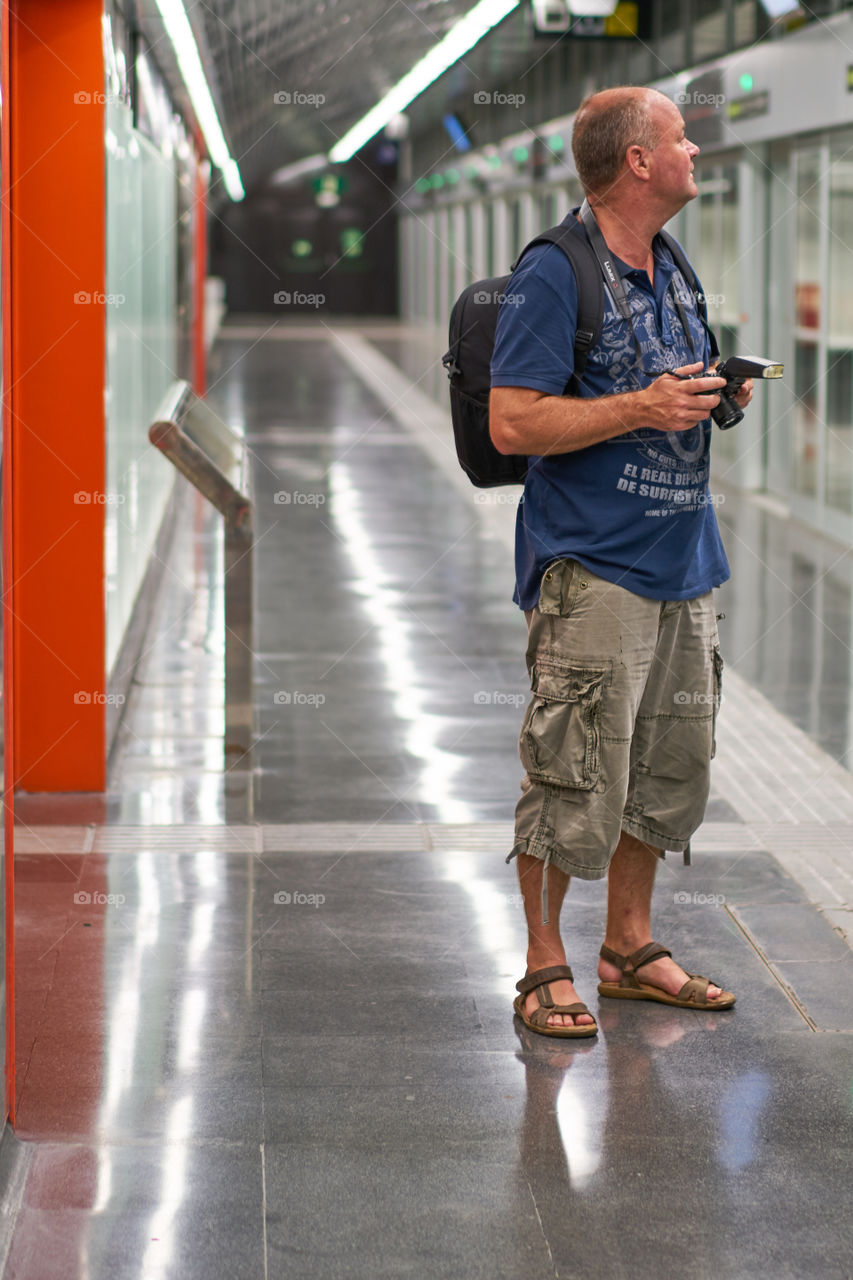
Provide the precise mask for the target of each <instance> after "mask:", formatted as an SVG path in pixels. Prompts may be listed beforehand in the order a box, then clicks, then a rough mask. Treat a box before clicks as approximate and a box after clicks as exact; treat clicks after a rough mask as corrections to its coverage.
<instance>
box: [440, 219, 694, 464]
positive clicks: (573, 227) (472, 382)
mask: <svg viewBox="0 0 853 1280" xmlns="http://www.w3.org/2000/svg"><path fill="white" fill-rule="evenodd" d="M658 234H659V236H660V238H661V240H662V241H663V243H664V245H665V246H666V248H667V249H669V251H670V253H671V254H672V257H673V259H674V261H675V264H676V266H677V267H678V269H679V270H680V272H681V274H682V275H683V276H684V279H685V280H686V281H687V283H688V285H689V286H690V288H691V289H692V291H693V294H694V297H695V298H696V303H697V306H698V308H699V313H700V316H701V317H702V320H703V323H705V321H706V319H707V310H706V307H705V299H704V298H703V296H702V294H701V291H700V289H699V282H698V280H697V279H696V276H695V274H694V272H693V269H692V268H691V266H690V264H689V263H688V261H687V259H686V258H685V256H684V254H683V252H682V250H681V246H680V245H679V244H678V243H677V241H675V240H673V238H672V236H670V235H668V234H667V232H665V231H660V232H658ZM535 244H554V245H556V246H557V247H558V248H560V249H562V251H563V253H564V254H565V255H566V257H567V258H568V259H569V262H570V263H571V264H572V269H573V271H574V273H575V279H576V280H577V285H578V322H577V331H576V333H575V352H574V372H573V374H572V376H571V378H570V379H569V382H568V383H567V385H566V387H565V389H564V391H563V395H572V394H573V395H579V394H580V383H581V381H582V379H583V375H584V370H585V369H586V362H587V356H588V355H589V353H590V351H591V349H592V348H593V347H594V346H595V344H596V342H597V341H598V337H599V334H600V333H601V324H602V321H603V319H604V284H603V281H602V276H601V268H600V267H599V264H598V259H597V258H596V256H595V252H594V250H593V248H592V245H591V244H590V242H589V240H588V238H587V234H586V231H585V230H584V228H583V224H582V223H580V222H578V220H577V219H576V218H574V217H573V216H571V215H570V219H567V220H566V222H565V223H562V224H561V225H560V226H558V227H551V229H550V230H549V231H543V232H542V233H541V234H540V235H538V236H537V237H536V238H535V240H531V241H530V243H529V244H527V245H525V246H524V248H523V249H522V251H521V253H520V254H519V255H518V257H517V258H516V260H515V262H514V263H513V264H512V270H513V271H514V270H515V268H516V267H517V266H518V264H519V262H520V261H521V259H522V258H523V257H524V255H525V253H527V250H528V249H532V248H533V246H534V245H535ZM511 280H512V276H511V275H508V276H496V277H494V278H493V279H491V280H477V281H475V283H474V284H469V285H468V287H467V288H466V289H463V290H462V292H461V293H460V295H459V297H458V298H457V299H456V302H455V303H454V304H453V310H452V311H451V313H450V335H449V336H450V350H449V351H447V353H446V354H445V355H444V356H443V357H442V361H441V363H442V364H443V365H444V367H445V369H446V370H447V376H448V378H449V379H450V413H451V417H452V419H453V435H454V438H455V440H456V456H457V457H458V459H459V465H460V466H461V467H462V470H463V471H464V472H465V474H466V475H467V476H468V479H469V480H470V481H471V483H472V484H474V485H476V486H477V488H478V489H492V488H494V487H495V486H496V485H501V484H523V483H524V477H525V476H526V474H527V464H528V459H527V456H526V455H525V454H518V453H516V454H505V453H499V452H498V450H497V449H496V448H495V446H494V444H493V443H492V438H491V435H490V434H489V392H490V390H491V371H490V364H491V359H492V350H493V348H494V345H495V330H496V328H497V323H498V311H499V309H500V304H501V302H502V301H503V300H504V299H505V298H506V299H507V301H508V302H509V304H510V305H511V300H512V292H511V288H510V282H511ZM708 332H709V333H710V330H709V331H708ZM711 343H712V348H716V342H715V340H714V338H713V334H712V335H711ZM717 354H719V353H718V352H717V351H716V350H714V355H717Z"/></svg>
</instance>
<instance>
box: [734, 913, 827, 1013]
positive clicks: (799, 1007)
mask: <svg viewBox="0 0 853 1280" xmlns="http://www.w3.org/2000/svg"><path fill="white" fill-rule="evenodd" d="M724 910H725V911H726V912H727V914H728V915H729V917H730V919H731V920H732V922H733V923H734V924H735V926H736V927H737V929H738V930H739V931H740V933H741V934H742V935H743V938H744V940H745V941H746V943H747V945H748V946H749V947H751V948H752V950H753V951H754V953H755V955H756V956H757V957H758V959H759V960H760V962H761V963H762V964H763V965H764V967H765V968H766V969H767V971H768V973H769V974H770V976H771V977H772V978H773V980H774V982H775V983H776V985H777V986H778V987H779V989H780V990H781V992H782V994H783V995H784V996H785V999H786V1000H787V1001H788V1003H789V1004H790V1005H791V1007H792V1008H793V1009H794V1010H795V1011H796V1012H797V1013H798V1014H799V1016H800V1017H801V1018H802V1020H803V1022H804V1023H805V1024H806V1026H807V1027H808V1028H809V1030H810V1031H817V1029H818V1027H817V1023H816V1022H815V1021H814V1019H813V1018H812V1017H811V1015H810V1014H809V1013H808V1012H807V1010H806V1008H805V1006H804V1005H803V1004H802V1002H801V1001H800V999H799V997H798V996H797V994H796V992H795V991H794V989H793V987H791V985H790V984H789V983H787V982H785V980H784V979H783V977H782V975H781V974H780V973H779V972H778V971H777V970H776V968H775V966H774V965H773V963H772V961H771V960H770V959H769V957H768V956H767V954H766V953H765V951H764V949H763V947H762V945H761V943H760V942H759V940H758V939H757V938H756V937H755V936H754V934H753V933H752V932H751V930H750V929H749V927H748V926H747V924H746V922H745V921H744V920H741V919H740V917H739V916H738V914H737V909H736V908H735V907H732V906H730V905H729V904H728V903H727V904H726V906H725V908H724Z"/></svg>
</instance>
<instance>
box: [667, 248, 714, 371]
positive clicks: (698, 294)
mask: <svg viewBox="0 0 853 1280" xmlns="http://www.w3.org/2000/svg"><path fill="white" fill-rule="evenodd" d="M658 236H659V237H660V239H661V241H662V242H663V244H664V246H665V247H666V248H667V249H668V250H669V252H670V253H671V254H672V259H673V261H674V263H675V265H676V266H677V267H678V270H679V271H680V272H681V274H682V275H683V276H684V279H685V280H686V282H687V285H688V287H689V289H690V291H691V293H692V294H693V297H694V298H695V300H696V310H697V311H698V312H699V319H700V320H701V321H702V324H703V325H704V326H705V332H706V333H707V334H708V339H709V341H710V343H711V359H712V360H716V359H717V357H718V356H719V354H720V348H719V346H718V345H717V337H716V334H715V333H714V330H713V329H712V328H711V326H710V325H709V324H708V305H707V303H706V302H705V295H704V293H703V292H702V290H701V289H700V287H699V281H698V279H697V277H696V272H695V271H694V270H693V268H692V267H691V265H690V263H689V262H688V261H687V255H686V254H685V252H684V250H683V249H682V247H681V245H680V244H679V243H678V241H677V240H676V239H675V237H674V236H671V235H670V234H669V232H668V231H659V232H658Z"/></svg>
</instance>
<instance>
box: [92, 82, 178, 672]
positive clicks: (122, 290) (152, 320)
mask: <svg viewBox="0 0 853 1280" xmlns="http://www.w3.org/2000/svg"><path fill="white" fill-rule="evenodd" d="M106 113H107V119H106V130H107V133H106V163H107V269H106V287H107V297H108V299H110V300H111V302H110V305H108V306H107V308H106V317H107V411H106V416H107V448H106V454H107V499H108V501H107V503H106V511H105V516H106V557H105V559H106V564H105V578H106V593H107V670H108V671H110V670H112V666H113V663H114V661H115V658H116V655H117V653H118V650H119V646H120V645H121V642H122V639H123V637H124V633H125V628H126V627H127V624H128V621H129V619H130V615H131V611H132V609H133V605H134V602H135V600H136V594H137V591H138V590H139V587H140V585H141V583H142V579H143V577H144V574H145V571H146V569H147V567H148V564H149V561H150V558H151V551H152V548H153V545H154V540H155V538H156V535H157V532H158V529H159V527H160V521H161V518H162V515H163V511H164V509H165V504H166V499H167V497H168V495H169V492H170V490H171V486H172V483H173V479H174V477H173V474H172V470H171V468H170V467H168V466H165V465H164V463H163V459H162V457H161V456H160V453H159V451H158V450H157V449H154V448H153V447H152V446H151V445H150V444H149V442H148V427H149V424H150V423H151V421H152V420H153V417H154V414H155V413H156V410H157V406H158V404H159V403H160V401H161V400H162V398H163V395H164V394H165V392H166V390H167V388H168V386H169V384H170V383H171V382H172V381H173V379H174V378H175V373H176V365H177V356H176V327H175V313H176V261H175V231H174V227H175V217H176V207H177V183H176V176H175V166H174V160H173V156H172V155H171V154H166V153H165V151H166V150H167V148H163V149H161V148H159V147H157V146H155V144H154V143H153V142H150V141H149V139H148V138H146V137H143V136H142V135H141V134H140V133H139V131H138V130H137V129H135V128H134V126H133V120H132V116H131V110H130V107H128V106H126V105H125V104H124V103H123V102H119V101H115V100H113V99H112V98H108V100H107V107H106Z"/></svg>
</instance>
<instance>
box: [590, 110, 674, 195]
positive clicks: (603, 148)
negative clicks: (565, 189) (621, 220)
mask: <svg viewBox="0 0 853 1280" xmlns="http://www.w3.org/2000/svg"><path fill="white" fill-rule="evenodd" d="M649 105H650V102H649V97H648V94H647V93H640V92H638V87H636V86H632V85H619V86H618V87H617V88H615V89H605V90H603V91H602V92H600V93H593V94H590V96H589V97H587V98H584V100H583V102H582V103H581V105H580V107H579V108H578V113H577V115H576V116H575V127H574V131H573V133H572V154H573V156H574V158H575V168H576V169H577V174H578V178H579V179H580V183H581V186H582V187H583V189H584V192H585V194H586V195H597V196H603V195H606V194H607V191H608V190H609V188H610V187H612V186H613V184H614V182H615V181H616V179H617V178H618V177H619V174H620V173H621V172H622V167H623V165H624V164H625V152H626V151H627V150H628V148H629V147H631V146H640V147H645V148H646V149H647V150H649V151H651V150H653V149H654V148H655V147H656V146H657V144H658V142H659V141H660V130H659V129H658V127H657V126H656V125H655V124H654V123H653V122H652V119H651V113H650V111H649Z"/></svg>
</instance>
